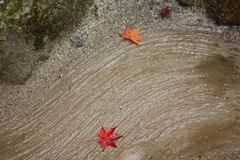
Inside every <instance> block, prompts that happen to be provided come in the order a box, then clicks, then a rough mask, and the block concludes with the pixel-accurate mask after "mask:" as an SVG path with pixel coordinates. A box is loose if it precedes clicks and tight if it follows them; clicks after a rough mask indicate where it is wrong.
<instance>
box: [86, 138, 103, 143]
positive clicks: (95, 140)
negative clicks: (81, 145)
mask: <svg viewBox="0 0 240 160" xmlns="http://www.w3.org/2000/svg"><path fill="white" fill-rule="evenodd" d="M96 140H100V139H92V140H90V141H86V142H85V143H87V142H92V141H96Z"/></svg>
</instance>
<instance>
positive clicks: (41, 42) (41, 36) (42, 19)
mask: <svg viewBox="0 0 240 160" xmlns="http://www.w3.org/2000/svg"><path fill="white" fill-rule="evenodd" d="M93 4H94V0H71V1H66V0H55V1H52V0H34V1H32V0H11V1H1V2H0V81H3V80H4V81H8V82H13V83H21V84H23V83H22V82H23V81H25V80H27V79H28V78H29V75H31V71H28V72H27V73H24V74H23V73H20V72H21V70H22V72H25V71H23V70H24V69H23V68H19V67H17V65H15V64H18V65H19V64H22V65H20V66H21V67H24V65H25V64H26V62H24V63H21V61H24V60H27V61H33V60H35V58H32V57H33V56H37V57H39V55H37V54H36V55H35V53H34V52H33V51H32V50H31V46H29V49H26V51H27V52H25V48H24V47H26V44H29V45H31V44H33V45H34V48H35V49H36V50H40V49H43V48H44V47H45V45H46V44H47V43H48V42H49V40H50V41H51V40H54V39H56V38H58V37H60V33H61V31H63V30H67V29H70V28H72V27H73V26H75V25H77V24H79V23H80V22H81V20H82V18H83V17H84V16H85V15H86V13H87V11H88V10H89V7H90V6H92V5H93ZM9 33H11V35H10V34H9ZM14 33H16V34H15V35H17V36H18V35H19V34H20V35H21V37H25V40H26V43H25V42H23V40H24V38H22V39H18V37H17V36H12V34H14ZM12 37H14V38H12ZM29 42H30V43H29ZM22 48H24V51H23V50H21V49H22ZM9 50H10V51H9ZM19 52H21V53H19ZM32 53H34V55H31V56H29V54H32ZM6 55H9V56H8V57H6ZM11 55H13V56H11ZM48 56H49V55H47V57H48ZM17 57H18V58H17ZM24 57H25V58H24ZM36 59H37V58H36ZM45 59H47V58H46V57H41V58H39V59H37V60H36V61H37V62H39V61H42V60H45ZM34 63H35V62H33V63H32V64H34ZM14 66H15V67H14ZM16 68H17V70H15V69H16ZM19 70H20V71H19ZM13 77H14V78H13Z"/></svg>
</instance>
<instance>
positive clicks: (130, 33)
mask: <svg viewBox="0 0 240 160" xmlns="http://www.w3.org/2000/svg"><path fill="white" fill-rule="evenodd" d="M139 31H140V28H135V29H134V30H131V29H130V28H129V27H128V26H126V29H125V33H118V35H120V36H122V37H123V38H125V39H129V40H131V41H133V42H134V43H136V44H139V43H138V41H141V40H142V39H143V37H142V36H139V35H138V34H139Z"/></svg>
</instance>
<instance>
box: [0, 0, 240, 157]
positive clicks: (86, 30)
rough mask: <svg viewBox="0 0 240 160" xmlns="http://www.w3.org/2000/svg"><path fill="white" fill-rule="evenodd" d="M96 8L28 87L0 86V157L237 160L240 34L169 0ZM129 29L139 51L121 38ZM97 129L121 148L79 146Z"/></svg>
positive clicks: (122, 1) (111, 2)
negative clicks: (110, 131) (113, 131)
mask: <svg viewBox="0 0 240 160" xmlns="http://www.w3.org/2000/svg"><path fill="white" fill-rule="evenodd" d="M96 4H97V6H98V19H97V18H96V17H95V16H93V15H89V17H88V18H87V19H86V20H85V22H83V23H82V24H81V26H80V27H79V28H76V29H75V30H74V31H73V33H69V34H66V37H65V38H64V39H63V40H61V41H59V42H57V43H56V44H55V46H54V49H53V50H52V51H51V53H50V55H51V56H50V58H49V59H48V60H47V61H46V62H45V63H42V65H41V66H39V69H38V70H36V72H34V73H33V76H32V77H31V78H30V79H29V80H28V81H27V82H26V84H25V85H21V86H18V85H15V86H13V85H12V86H1V88H0V89H1V90H0V91H1V94H0V107H1V112H0V118H1V123H0V127H1V131H0V159H34V160H35V159H40V160H41V159H104V160H106V159H107V160H108V159H109V160H112V159H120V160H121V159H124V160H130V159H131V160H140V159H141V160H147V159H151V160H152V159H154V160H159V159H162V160H169V159H183V160H185V159H216V160H219V159H237V158H239V143H240V135H239V133H240V121H239V119H240V117H239V115H240V113H239V111H240V106H239V104H240V103H239V102H240V96H239V95H240V80H239V76H240V73H239V72H240V69H239V66H240V59H239V55H240V47H239V35H240V34H239V30H237V29H235V28H228V27H218V26H215V25H214V24H213V23H212V22H209V21H208V20H207V19H206V17H205V16H204V15H203V14H201V12H200V11H195V12H192V11H191V10H189V9H186V8H181V7H180V6H178V4H177V3H176V2H175V1H168V2H166V3H165V1H150V2H149V1H145V0H139V1H135V0H118V1H116V0H108V1H105V2H104V3H103V2H102V1H100V0H99V1H96ZM166 6H170V7H171V8H172V9H173V11H172V17H171V18H169V19H161V17H160V16H159V12H160V11H161V9H162V8H164V7H166ZM126 25H128V26H130V27H131V28H136V27H140V29H141V30H140V34H141V35H142V36H143V37H145V39H144V40H142V41H141V45H135V44H133V43H131V42H130V41H126V40H125V39H122V38H121V37H120V36H119V35H117V33H122V32H123V31H124V29H125V26H126ZM80 35H84V36H85V45H84V46H82V47H76V46H75V45H73V44H72V42H71V41H70V39H71V37H74V36H80ZM102 126H104V127H106V128H110V127H115V126H117V128H118V130H117V132H118V134H120V135H123V136H124V137H123V138H122V139H120V140H118V141H117V142H116V144H117V146H118V148H117V149H115V148H110V147H108V148H106V149H105V151H104V152H102V150H101V146H100V145H99V144H98V143H94V142H93V143H85V141H87V140H89V139H95V138H97V136H98V135H97V134H98V131H99V129H100V128H101V127H102Z"/></svg>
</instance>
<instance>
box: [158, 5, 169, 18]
mask: <svg viewBox="0 0 240 160" xmlns="http://www.w3.org/2000/svg"><path fill="white" fill-rule="evenodd" d="M171 12H172V10H171V9H169V7H166V8H164V9H162V11H161V12H160V15H161V17H162V18H164V17H166V18H170V13H171Z"/></svg>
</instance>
